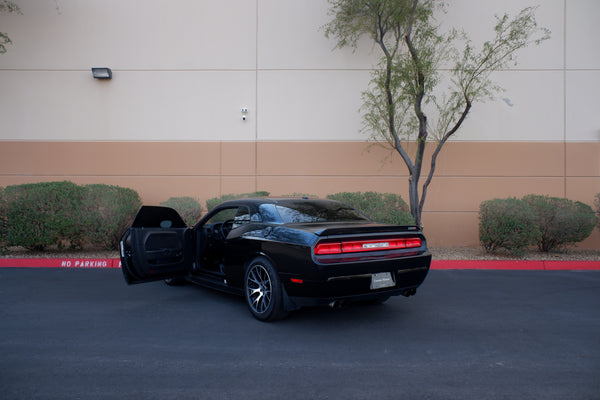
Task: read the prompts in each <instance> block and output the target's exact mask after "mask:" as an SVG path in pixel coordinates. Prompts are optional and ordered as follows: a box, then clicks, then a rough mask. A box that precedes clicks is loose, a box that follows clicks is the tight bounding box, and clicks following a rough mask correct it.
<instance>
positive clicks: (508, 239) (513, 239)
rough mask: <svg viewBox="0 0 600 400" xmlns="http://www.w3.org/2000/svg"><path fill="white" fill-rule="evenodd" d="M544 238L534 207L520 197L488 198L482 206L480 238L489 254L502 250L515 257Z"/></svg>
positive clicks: (480, 210) (480, 211) (480, 209)
mask: <svg viewBox="0 0 600 400" xmlns="http://www.w3.org/2000/svg"><path fill="white" fill-rule="evenodd" d="M539 237H540V231H539V228H538V226H537V224H536V218H535V215H534V212H533V209H532V208H531V206H529V205H528V204H527V203H525V202H524V201H523V200H520V199H517V198H508V199H493V200H488V201H484V202H483V203H481V205H480V207H479V241H480V243H481V245H482V246H483V248H484V249H485V250H486V251H487V252H488V253H495V252H498V251H499V250H500V249H503V250H505V251H508V252H509V253H510V254H512V255H515V256H520V255H522V254H523V253H524V252H525V250H526V249H527V248H528V247H529V246H530V245H533V244H535V243H537V241H538V239H539Z"/></svg>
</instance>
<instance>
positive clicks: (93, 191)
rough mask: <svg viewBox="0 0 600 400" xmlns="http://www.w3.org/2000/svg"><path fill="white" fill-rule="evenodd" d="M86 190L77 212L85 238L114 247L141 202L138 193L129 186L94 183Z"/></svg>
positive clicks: (104, 246)
mask: <svg viewBox="0 0 600 400" xmlns="http://www.w3.org/2000/svg"><path fill="white" fill-rule="evenodd" d="M84 189H85V191H86V193H85V197H84V200H83V202H82V205H81V208H80V210H79V212H78V214H79V218H78V219H79V223H80V226H81V230H82V234H83V238H84V241H85V242H86V243H92V244H94V245H95V246H99V247H103V248H105V249H110V250H114V249H117V248H118V246H119V240H120V239H121V235H122V234H123V232H124V231H125V229H127V227H128V226H129V225H131V222H132V221H133V219H134V218H135V214H136V213H137V211H138V210H139V208H140V207H141V205H142V201H141V200H140V196H139V195H138V193H137V192H136V191H135V190H133V189H129V188H123V187H119V186H111V185H104V184H94V185H86V186H84Z"/></svg>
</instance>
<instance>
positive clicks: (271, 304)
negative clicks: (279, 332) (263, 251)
mask: <svg viewBox="0 0 600 400" xmlns="http://www.w3.org/2000/svg"><path fill="white" fill-rule="evenodd" d="M244 293H245V297H246V303H248V307H249V308H250V312H251V313H252V315H254V316H255V317H256V318H257V319H259V320H261V321H277V320H279V319H282V318H285V316H286V315H287V312H286V311H285V310H284V308H283V290H282V287H281V281H280V280H279V276H278V275H277V271H276V270H275V268H273V266H272V265H271V263H270V262H269V261H268V260H267V259H265V258H263V257H259V258H257V259H255V260H254V261H252V262H251V263H250V265H249V266H248V268H247V269H246V274H245V277H244Z"/></svg>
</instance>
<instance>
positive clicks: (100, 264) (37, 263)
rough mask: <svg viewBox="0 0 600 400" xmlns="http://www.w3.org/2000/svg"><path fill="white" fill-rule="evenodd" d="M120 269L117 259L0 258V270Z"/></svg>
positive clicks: (119, 262) (119, 261)
mask: <svg viewBox="0 0 600 400" xmlns="http://www.w3.org/2000/svg"><path fill="white" fill-rule="evenodd" d="M27 267H29V268H121V260H120V259H118V258H0V268H27Z"/></svg>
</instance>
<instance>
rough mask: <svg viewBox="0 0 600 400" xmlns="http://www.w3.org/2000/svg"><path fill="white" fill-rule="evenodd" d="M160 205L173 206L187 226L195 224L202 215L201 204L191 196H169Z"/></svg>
mask: <svg viewBox="0 0 600 400" xmlns="http://www.w3.org/2000/svg"><path fill="white" fill-rule="evenodd" d="M160 205H161V206H165V207H171V208H173V209H174V210H175V211H177V212H178V213H179V215H180V216H181V218H183V220H184V221H185V223H186V224H187V225H188V226H193V225H195V224H196V222H198V220H199V219H200V217H201V216H202V204H200V202H198V200H196V199H195V198H193V197H189V196H184V197H171V198H169V200H167V201H163V202H162V203H160Z"/></svg>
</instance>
